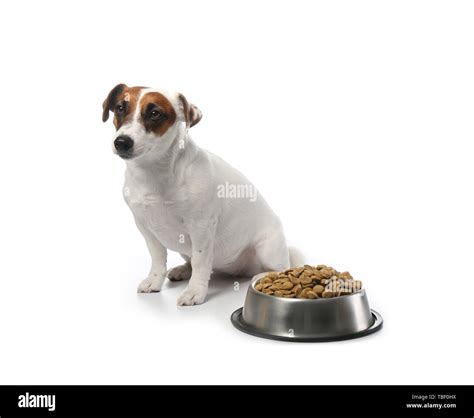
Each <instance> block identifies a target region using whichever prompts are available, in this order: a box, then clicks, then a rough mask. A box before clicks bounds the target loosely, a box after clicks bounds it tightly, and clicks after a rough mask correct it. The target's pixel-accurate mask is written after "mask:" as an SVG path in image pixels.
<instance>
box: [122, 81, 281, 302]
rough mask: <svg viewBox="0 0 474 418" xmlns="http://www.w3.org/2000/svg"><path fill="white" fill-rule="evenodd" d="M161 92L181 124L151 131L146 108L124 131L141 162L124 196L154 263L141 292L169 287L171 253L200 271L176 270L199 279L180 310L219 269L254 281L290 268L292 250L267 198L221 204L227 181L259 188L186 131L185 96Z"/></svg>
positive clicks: (202, 293) (135, 163) (198, 297)
mask: <svg viewBox="0 0 474 418" xmlns="http://www.w3.org/2000/svg"><path fill="white" fill-rule="evenodd" d="M149 91H152V90H149V89H148V90H145V91H144V92H142V94H141V96H140V98H141V97H143V95H144V94H146V93H147V92H149ZM153 91H156V90H153ZM159 92H160V93H162V94H164V95H165V97H167V98H168V100H170V102H171V103H172V104H173V106H174V108H175V110H176V113H177V119H176V122H175V123H174V125H173V126H172V127H171V128H170V129H168V131H167V132H166V133H165V134H164V135H162V136H161V137H157V136H156V135H155V134H153V133H147V132H146V131H145V128H144V126H143V125H142V123H141V121H140V117H139V107H140V106H139V105H138V106H137V111H136V114H135V115H134V117H133V119H132V121H131V122H130V123H128V124H127V125H125V126H122V127H121V128H120V129H119V130H118V131H117V133H116V137H117V136H118V135H123V134H127V135H129V136H130V137H131V138H132V139H133V141H134V150H133V155H134V157H133V158H131V159H127V160H125V161H126V164H127V169H126V172H125V185H124V197H125V200H126V202H127V203H128V205H129V207H130V209H131V210H132V212H133V215H134V217H135V221H136V224H137V227H138V228H139V230H140V232H141V233H142V234H143V236H144V238H145V241H146V243H147V246H148V249H149V252H150V255H151V259H152V265H151V269H150V273H149V274H148V277H147V278H146V279H145V280H143V281H142V282H141V283H140V285H139V287H138V291H139V292H153V291H159V290H160V289H161V287H162V285H163V281H164V280H165V277H166V273H167V270H166V255H167V249H170V250H173V251H177V252H179V253H180V254H181V255H182V256H183V258H184V259H185V260H186V261H188V262H190V263H191V266H192V272H190V271H189V269H188V271H187V272H186V271H185V270H186V267H182V268H179V269H178V270H176V269H173V270H172V271H170V277H172V278H175V279H183V278H187V277H186V276H189V274H190V275H191V277H190V280H189V283H188V285H187V287H186V289H185V290H184V292H183V293H182V294H181V296H180V297H179V298H178V305H194V304H200V303H202V302H203V301H204V299H205V297H206V294H207V288H208V282H209V278H210V274H211V272H212V271H217V272H225V273H228V274H233V275H244V276H253V275H255V274H257V273H260V272H262V271H269V270H284V269H286V268H288V267H289V265H290V259H289V251H288V248H287V245H286V240H285V237H284V234H283V229H282V226H281V223H280V220H279V219H278V217H277V216H276V215H275V213H274V212H273V211H272V210H271V208H270V207H269V206H268V204H267V203H266V202H265V200H264V198H263V197H262V195H261V194H259V193H258V192H257V198H256V199H254V198H252V199H246V198H242V197H239V198H231V197H229V198H219V197H218V195H217V190H218V186H220V185H223V184H226V182H228V183H229V184H236V185H251V183H250V182H249V181H248V180H247V179H246V178H245V177H244V176H243V175H242V174H241V173H240V172H239V171H237V170H236V169H235V168H233V167H231V166H230V165H229V164H227V163H226V162H225V161H223V160H222V159H221V158H219V157H217V156H216V155H214V154H212V153H210V152H208V151H205V150H203V149H202V148H199V147H198V146H197V145H196V144H195V143H194V142H193V141H192V139H191V137H190V135H189V133H188V130H187V129H186V124H185V117H184V114H183V108H182V105H181V102H180V100H179V99H178V95H177V94H169V93H166V92H163V91H162V90H160V91H159ZM114 139H115V138H114ZM252 187H254V186H252ZM188 267H189V266H188ZM178 276H179V277H178Z"/></svg>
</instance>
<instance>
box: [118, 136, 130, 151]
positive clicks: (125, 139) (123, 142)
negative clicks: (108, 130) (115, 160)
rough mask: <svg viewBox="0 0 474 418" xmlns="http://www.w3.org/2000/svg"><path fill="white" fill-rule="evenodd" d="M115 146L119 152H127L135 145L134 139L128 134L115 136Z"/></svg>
mask: <svg viewBox="0 0 474 418" xmlns="http://www.w3.org/2000/svg"><path fill="white" fill-rule="evenodd" d="M114 146H115V149H116V150H117V151H118V152H127V151H129V150H130V148H132V147H133V139H132V138H130V137H129V136H127V135H120V136H118V137H117V138H115V141H114Z"/></svg>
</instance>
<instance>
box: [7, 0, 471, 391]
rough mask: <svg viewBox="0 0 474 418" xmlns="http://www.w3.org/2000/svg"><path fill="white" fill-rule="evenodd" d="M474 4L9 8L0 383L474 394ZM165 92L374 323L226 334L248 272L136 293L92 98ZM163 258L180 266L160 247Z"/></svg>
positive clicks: (129, 245)
mask: <svg viewBox="0 0 474 418" xmlns="http://www.w3.org/2000/svg"><path fill="white" fill-rule="evenodd" d="M473 19H474V5H473V4H472V3H470V2H463V1H457V2H448V1H445V2H439V1H425V2H423V1H397V2H395V1H393V2H386V1H385V2H383V1H359V2H352V1H347V2H343V1H326V2H316V1H291V2H290V1H285V2H282V1H274V0H272V1H262V0H260V1H252V2H250V1H242V0H239V1H225V2H224V1H203V0H200V1H194V2H191V1H173V2H170V1H149V2H148V1H137V2H120V1H113V2H112V1H100V2H86V1H80V2H79V1H76V2H60V1H56V2H52V1H41V2H39V1H30V2H10V3H5V2H3V3H2V4H1V6H0V42H1V57H0V60H1V62H2V64H1V67H0V74H1V98H0V115H1V126H0V132H1V145H2V147H1V148H0V153H1V162H0V179H1V180H0V181H1V191H2V193H1V218H0V226H1V232H0V240H1V267H0V269H1V270H0V329H1V331H0V335H1V336H0V383H1V384H53V383H56V384H66V383H67V384H93V383H101V384H105V383H113V384H125V383H133V384H138V383H140V384H152V383H155V384H184V383H196V384H201V383H226V384H227V383H228V384H230V383H239V384H240V383H242V384H246V383H272V384H276V383H289V384H363V383H367V384H402V383H403V384H437V383H438V384H455V383H456V384H468V383H469V384H472V383H474V382H473V379H472V376H473V372H474V369H473V361H472V353H473V350H474V344H473V338H472V334H473V327H472V318H473V304H474V303H473V295H474V277H473V267H472V256H473V237H474V225H473V211H474V200H473V187H472V182H473V179H474V166H473V163H472V159H473V151H474V147H473V140H474V138H473V133H474V120H473V112H474V58H473V46H474V25H473ZM119 82H124V83H126V84H128V85H149V86H153V87H163V88H166V89H170V90H178V91H181V92H182V93H184V94H185V95H186V96H187V97H188V99H189V100H190V101H192V102H193V103H195V104H196V105H198V106H199V107H200V109H201V110H202V112H203V115H204V117H203V119H202V121H201V122H200V124H199V125H198V126H196V127H195V128H193V129H192V134H193V137H194V139H195V141H196V142H197V143H198V144H200V145H201V146H203V147H204V148H207V149H210V150H212V151H213V152H214V153H216V154H218V155H220V156H222V157H223V158H224V159H226V160H227V161H229V162H230V163H231V164H233V165H234V166H236V167H237V168H238V169H240V170H241V171H242V172H244V173H245V174H246V175H247V176H248V177H249V178H250V179H251V180H252V181H253V182H254V184H255V185H257V187H258V188H259V189H260V190H261V192H262V193H263V195H264V196H265V197H266V199H267V200H268V201H269V203H270V204H271V206H272V207H273V208H274V210H275V211H276V212H277V213H278V214H279V215H280V217H281V219H282V221H283V224H284V226H285V230H286V234H287V236H288V239H289V241H290V242H291V243H293V244H296V245H297V246H299V247H300V248H301V249H302V250H303V251H304V252H305V253H306V255H307V256H308V260H309V261H310V262H311V263H327V264H329V265H332V266H334V267H335V268H337V269H340V270H346V269H347V270H349V271H350V272H352V274H353V275H354V276H355V277H357V278H358V279H361V280H363V282H364V283H365V286H366V288H367V291H368V295H369V299H370V302H371V305H372V307H373V308H375V309H377V310H379V311H380V312H381V313H382V315H383V316H384V319H385V327H384V329H383V330H382V332H380V333H378V334H374V335H373V336H370V337H367V338H364V339H360V340H353V341H347V342H339V343H325V344H292V343H282V342H275V341H269V340H262V339H258V338H254V337H251V336H247V335H245V334H242V333H240V332H238V331H237V330H235V329H234V328H233V327H232V325H231V323H230V321H229V316H230V314H231V312H232V311H233V310H235V309H237V308H239V307H240V306H242V303H243V300H244V295H245V290H246V285H247V282H241V288H240V291H234V287H233V286H234V283H233V281H232V280H227V281H226V280H223V279H216V280H215V281H213V282H212V284H211V289H210V296H209V298H208V301H207V302H206V303H205V304H204V305H201V306H197V307H191V308H189V307H183V308H181V307H180V308H178V307H177V306H176V304H175V303H176V299H177V297H178V294H179V293H180V292H181V290H182V289H183V288H184V286H185V284H184V283H180V284H166V285H165V287H164V289H163V291H162V292H161V293H160V294H152V295H143V294H142V295H137V293H136V286H137V285H138V283H139V281H140V280H141V279H143V278H144V277H145V275H146V273H147V272H148V268H149V259H148V255H147V251H146V247H145V244H144V242H143V239H142V237H141V235H140V234H139V232H138V231H137V229H136V227H135V225H134V222H133V219H132V216H131V213H130V212H129V210H128V208H127V207H126V205H125V203H124V202H123V199H122V194H121V188H122V181H123V172H124V163H123V161H121V160H120V159H119V158H118V157H116V156H114V155H113V154H112V152H111V140H112V136H113V132H114V129H113V126H112V124H111V123H110V121H109V123H107V124H102V122H101V111H102V110H101V104H102V101H103V100H104V98H105V96H106V95H107V93H108V91H109V90H110V89H111V88H112V87H113V86H114V85H115V84H117V83H119ZM169 261H170V266H172V265H176V264H177V263H178V262H179V257H178V256H176V255H172V256H170V257H169Z"/></svg>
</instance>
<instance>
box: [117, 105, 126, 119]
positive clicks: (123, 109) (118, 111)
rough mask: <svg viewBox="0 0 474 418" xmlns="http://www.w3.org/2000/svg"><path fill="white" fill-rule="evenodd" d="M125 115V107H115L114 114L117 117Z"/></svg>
mask: <svg viewBox="0 0 474 418" xmlns="http://www.w3.org/2000/svg"><path fill="white" fill-rule="evenodd" d="M124 113H125V106H124V105H123V104H118V105H117V106H115V114H116V115H117V116H122V115H123V114H124Z"/></svg>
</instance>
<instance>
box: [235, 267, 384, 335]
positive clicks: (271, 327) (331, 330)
mask: <svg viewBox="0 0 474 418" xmlns="http://www.w3.org/2000/svg"><path fill="white" fill-rule="evenodd" d="M266 274H267V273H261V274H258V275H256V276H254V278H253V279H252V282H251V283H250V285H249V288H248V290H247V296H246V298H245V303H244V306H243V308H240V309H237V310H236V311H235V312H234V313H233V314H232V316H231V321H232V323H233V324H234V326H235V327H236V328H237V329H239V330H240V331H243V332H246V333H248V334H251V335H255V336H257V337H262V338H270V339H274V340H283V341H301V342H305V341H308V342H309V341H314V342H316V341H321V342H322V341H337V340H347V339H351V338H358V337H362V336H365V335H368V334H372V333H374V332H376V331H378V330H380V329H381V328H382V323H383V320H382V317H381V316H380V314H379V313H377V312H376V311H374V310H371V309H370V307H369V302H368V299H367V294H366V292H365V290H364V289H362V290H360V291H359V292H357V293H353V294H351V295H346V296H338V297H334V298H328V299H323V298H321V299H291V298H282V297H277V296H271V295H266V294H264V293H262V292H259V291H258V290H255V284H256V282H257V281H258V280H259V279H260V278H261V277H263V276H265V275H266Z"/></svg>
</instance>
